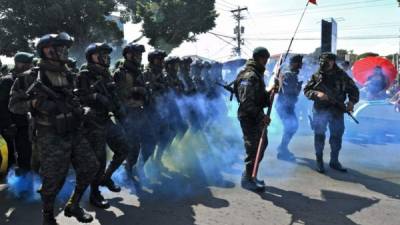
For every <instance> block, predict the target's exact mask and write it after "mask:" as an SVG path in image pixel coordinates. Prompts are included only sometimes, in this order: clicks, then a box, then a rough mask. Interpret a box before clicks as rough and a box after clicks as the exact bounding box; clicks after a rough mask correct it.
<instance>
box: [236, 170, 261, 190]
mask: <svg viewBox="0 0 400 225" xmlns="http://www.w3.org/2000/svg"><path fill="white" fill-rule="evenodd" d="M241 186H242V188H244V189H247V190H250V191H257V192H262V191H264V190H265V183H264V181H261V180H257V179H256V178H254V179H253V178H251V176H250V175H249V174H247V173H246V172H245V173H243V175H242V180H241Z"/></svg>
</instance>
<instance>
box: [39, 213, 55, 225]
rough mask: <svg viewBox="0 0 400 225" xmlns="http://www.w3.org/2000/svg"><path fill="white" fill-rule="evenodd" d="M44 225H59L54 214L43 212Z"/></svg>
mask: <svg viewBox="0 0 400 225" xmlns="http://www.w3.org/2000/svg"><path fill="white" fill-rule="evenodd" d="M42 216H43V223H42V224H43V225H58V223H57V221H56V219H55V218H54V214H53V213H52V212H43V213H42Z"/></svg>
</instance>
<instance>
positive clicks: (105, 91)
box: [77, 43, 127, 209]
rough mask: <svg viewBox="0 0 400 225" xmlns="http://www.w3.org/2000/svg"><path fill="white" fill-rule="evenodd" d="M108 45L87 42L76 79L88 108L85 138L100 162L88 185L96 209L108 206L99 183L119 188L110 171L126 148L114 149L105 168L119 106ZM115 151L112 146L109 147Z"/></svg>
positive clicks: (119, 162) (117, 189)
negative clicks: (108, 140) (83, 64)
mask: <svg viewBox="0 0 400 225" xmlns="http://www.w3.org/2000/svg"><path fill="white" fill-rule="evenodd" d="M111 52H112V48H111V46H109V45H108V44H106V43H93V44H90V45H89V46H88V47H87V48H86V51H85V55H86V60H87V67H86V69H83V70H81V71H80V73H79V76H78V78H77V88H78V93H79V96H80V99H81V101H82V104H83V105H84V106H87V107H89V108H90V109H91V111H90V114H89V118H88V119H87V120H86V121H85V123H84V126H85V128H86V129H87V135H86V138H87V139H88V141H89V143H90V145H91V146H92V149H93V151H94V152H95V154H96V156H97V160H98V162H99V163H100V167H99V170H98V171H97V174H96V176H95V178H94V180H93V182H92V184H91V192H90V203H91V204H92V205H94V206H96V207H99V208H103V209H105V208H108V207H110V205H109V203H108V202H107V201H106V200H105V199H104V197H103V196H102V195H101V192H100V190H99V186H100V185H103V186H107V187H108V188H109V189H110V190H111V191H113V192H119V191H121V189H120V187H118V186H116V185H115V184H114V182H113V181H112V179H111V176H112V174H113V172H114V171H115V170H116V169H117V168H118V167H119V166H120V165H121V164H122V162H123V161H124V160H125V157H126V152H125V151H127V149H120V148H116V149H117V150H119V151H114V156H113V160H112V161H111V162H110V165H109V167H108V168H107V170H106V163H107V152H106V138H107V131H108V128H109V126H112V125H111V124H112V123H113V122H112V121H111V119H110V114H109V113H113V114H114V115H115V117H116V119H117V120H118V119H120V118H121V116H123V115H121V114H122V113H121V109H122V106H121V104H120V102H119V101H118V99H117V98H116V97H115V96H116V95H115V94H114V91H115V84H114V82H113V80H112V77H111V74H110V71H109V67H110V53H111ZM112 150H115V149H112Z"/></svg>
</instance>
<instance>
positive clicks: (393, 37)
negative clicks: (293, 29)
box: [247, 35, 400, 41]
mask: <svg viewBox="0 0 400 225" xmlns="http://www.w3.org/2000/svg"><path fill="white" fill-rule="evenodd" d="M399 37H400V36H399V35H364V36H343V37H338V39H340V40H378V39H397V38H399ZM247 39H248V40H256V41H288V40H290V38H252V37H247ZM295 40H297V41H318V40H321V38H320V37H318V38H317V37H304V38H295Z"/></svg>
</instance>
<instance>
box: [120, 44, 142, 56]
mask: <svg viewBox="0 0 400 225" xmlns="http://www.w3.org/2000/svg"><path fill="white" fill-rule="evenodd" d="M145 51H146V49H145V48H144V45H141V44H136V43H133V42H132V43H129V44H128V45H127V46H125V47H124V49H123V50H122V55H123V56H124V57H126V54H127V53H129V52H139V53H143V52H145Z"/></svg>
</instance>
